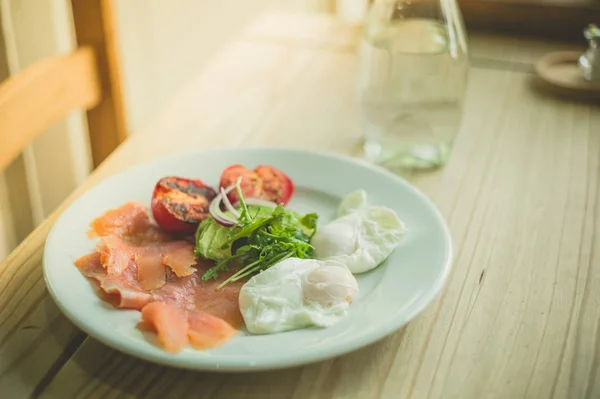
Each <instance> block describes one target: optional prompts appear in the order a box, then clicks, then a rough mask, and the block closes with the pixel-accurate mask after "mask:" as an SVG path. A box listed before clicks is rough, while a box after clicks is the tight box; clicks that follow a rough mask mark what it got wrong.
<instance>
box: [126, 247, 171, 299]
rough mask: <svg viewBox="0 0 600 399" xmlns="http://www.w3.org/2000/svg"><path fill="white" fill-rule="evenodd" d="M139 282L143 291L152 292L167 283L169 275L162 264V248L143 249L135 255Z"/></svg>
mask: <svg viewBox="0 0 600 399" xmlns="http://www.w3.org/2000/svg"><path fill="white" fill-rule="evenodd" d="M134 260H135V263H136V265H137V271H138V272H137V275H138V281H139V282H140V286H141V287H142V289H144V290H147V291H150V290H154V289H157V288H160V287H162V286H163V285H165V283H166V282H167V273H166V271H165V267H164V266H163V264H162V256H161V254H160V248H157V247H147V248H141V249H140V250H138V251H137V252H136V254H135V258H134Z"/></svg>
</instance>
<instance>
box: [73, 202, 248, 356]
mask: <svg viewBox="0 0 600 399" xmlns="http://www.w3.org/2000/svg"><path fill="white" fill-rule="evenodd" d="M91 233H92V235H93V236H98V237H100V243H99V244H98V246H97V248H96V250H95V251H94V252H93V253H91V254H89V255H85V256H82V257H81V258H79V259H78V260H77V261H76V262H75V264H76V266H77V267H78V268H79V270H80V271H81V273H82V274H83V275H84V276H86V277H88V278H90V279H91V280H92V282H93V283H94V286H95V287H96V289H97V292H98V295H99V296H100V297H101V298H102V299H104V300H105V301H107V302H109V303H111V304H112V305H113V306H115V307H117V308H127V309H137V310H141V311H142V325H143V326H145V327H147V328H151V329H152V330H154V331H156V332H157V333H158V335H159V341H160V342H161V343H162V344H163V345H164V346H165V348H166V349H167V350H169V351H172V352H174V351H178V350H180V349H181V348H182V347H183V346H185V345H187V341H186V339H188V340H191V342H192V345H193V346H194V347H196V348H209V347H213V346H218V345H221V344H222V343H223V342H225V341H227V340H228V339H230V338H231V337H232V336H233V335H234V334H235V333H236V329H239V328H240V327H241V326H242V325H243V318H242V315H241V313H240V309H239V303H238V297H239V292H240V289H241V287H242V285H243V284H244V281H236V282H233V283H230V284H228V285H226V286H225V287H223V288H222V289H220V290H216V287H217V285H219V284H220V283H221V282H223V281H224V280H225V279H227V278H228V277H229V276H230V275H231V273H230V272H222V273H219V279H218V280H208V281H204V280H202V276H203V274H204V272H205V271H206V270H208V268H210V267H212V266H213V265H214V263H213V262H211V261H206V260H200V259H198V258H196V256H195V254H194V246H193V244H192V243H190V242H188V241H185V240H183V239H181V238H180V237H170V236H169V235H168V234H167V233H164V232H162V231H161V230H160V229H159V227H158V226H157V225H156V224H155V223H154V221H153V220H152V219H151V216H150V215H149V213H148V211H147V210H146V208H145V207H144V206H143V205H141V204H137V203H131V202H130V203H126V204H125V205H123V206H122V207H121V208H118V209H113V210H110V211H108V212H107V213H106V214H104V215H103V216H101V217H99V218H97V219H95V220H94V221H93V222H92V225H91ZM172 309H175V312H171V311H170V310H172ZM182 315H183V316H182ZM188 316H189V320H188ZM183 319H185V321H186V323H187V324H186V323H183V321H182V320H183ZM169 323H175V324H169ZM186 326H187V327H186ZM190 326H191V327H190ZM186 328H187V329H188V330H186ZM182 331H189V334H188V333H187V332H186V337H188V335H189V338H185V339H184V338H182V336H183V333H182Z"/></svg>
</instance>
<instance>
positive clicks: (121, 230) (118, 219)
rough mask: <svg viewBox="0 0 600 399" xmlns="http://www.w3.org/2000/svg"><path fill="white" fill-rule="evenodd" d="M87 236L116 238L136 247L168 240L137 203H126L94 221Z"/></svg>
mask: <svg viewBox="0 0 600 399" xmlns="http://www.w3.org/2000/svg"><path fill="white" fill-rule="evenodd" d="M88 236H89V237H90V238H93V237H104V236H117V237H121V238H123V239H125V240H126V241H127V242H129V243H131V244H138V245H140V244H144V243H147V242H150V243H156V242H160V241H168V240H170V238H169V235H168V234H166V233H165V232H163V231H162V230H161V229H160V228H159V227H158V225H157V224H156V223H155V222H154V220H153V219H152V217H151V216H150V213H149V212H148V209H147V208H146V207H145V206H144V205H143V204H140V203H138V202H127V203H125V204H124V205H123V206H121V207H119V208H116V209H111V210H109V211H107V212H106V213H104V214H103V215H102V216H100V217H98V218H96V219H94V220H93V221H92V223H90V230H89V231H88Z"/></svg>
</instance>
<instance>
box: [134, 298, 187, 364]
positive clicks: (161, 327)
mask: <svg viewBox="0 0 600 399" xmlns="http://www.w3.org/2000/svg"><path fill="white" fill-rule="evenodd" d="M142 322H143V323H144V326H145V327H151V328H153V329H154V330H155V331H156V335H157V338H158V341H159V342H160V343H161V345H162V346H164V348H165V349H166V350H167V351H169V352H171V353H177V352H179V351H180V350H181V349H183V348H185V347H186V346H188V345H189V338H188V333H189V325H188V318H187V314H186V312H185V311H183V310H181V309H178V308H176V307H175V306H172V305H167V304H166V303H164V302H152V303H149V304H148V305H146V306H144V308H143V309H142Z"/></svg>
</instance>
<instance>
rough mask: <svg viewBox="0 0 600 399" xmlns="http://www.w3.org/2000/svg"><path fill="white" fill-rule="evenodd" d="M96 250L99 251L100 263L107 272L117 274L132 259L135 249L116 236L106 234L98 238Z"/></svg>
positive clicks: (127, 265)
mask: <svg viewBox="0 0 600 399" xmlns="http://www.w3.org/2000/svg"><path fill="white" fill-rule="evenodd" d="M96 250H97V251H98V252H99V253H100V256H101V258H100V260H101V261H102V265H103V266H104V267H105V268H106V272H107V274H110V275H113V276H119V275H121V273H123V272H124V271H125V269H127V268H128V267H129V263H130V262H132V261H133V257H134V255H135V251H133V248H132V247H130V246H129V245H127V244H125V242H123V240H122V239H121V238H119V237H117V236H106V237H102V238H101V239H100V243H99V244H98V245H97V247H96Z"/></svg>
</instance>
